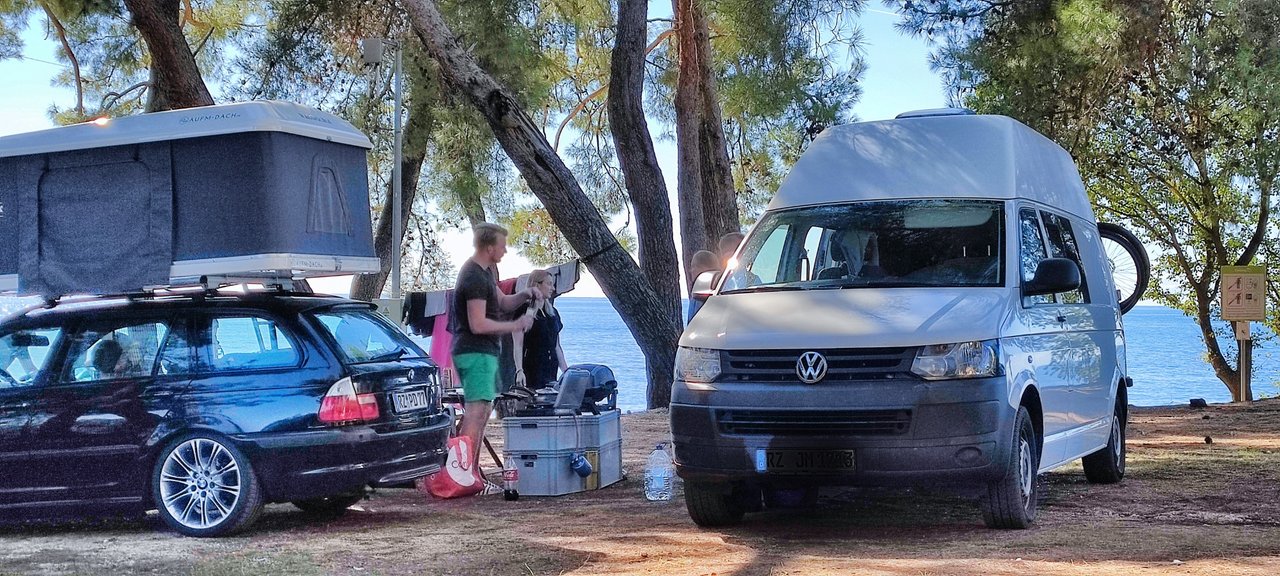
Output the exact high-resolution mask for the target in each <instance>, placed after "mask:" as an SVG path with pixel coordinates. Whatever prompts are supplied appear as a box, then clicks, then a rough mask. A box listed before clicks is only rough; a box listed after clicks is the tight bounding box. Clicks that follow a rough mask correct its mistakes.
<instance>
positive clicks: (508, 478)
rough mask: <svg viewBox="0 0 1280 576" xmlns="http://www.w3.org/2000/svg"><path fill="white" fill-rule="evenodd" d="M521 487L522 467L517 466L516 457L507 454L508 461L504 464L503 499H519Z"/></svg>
mask: <svg viewBox="0 0 1280 576" xmlns="http://www.w3.org/2000/svg"><path fill="white" fill-rule="evenodd" d="M519 487H520V469H519V468H516V459H515V458H512V457H511V456H510V455H507V461H506V462H504V463H503V464H502V499H503V500H519V499H520V490H519Z"/></svg>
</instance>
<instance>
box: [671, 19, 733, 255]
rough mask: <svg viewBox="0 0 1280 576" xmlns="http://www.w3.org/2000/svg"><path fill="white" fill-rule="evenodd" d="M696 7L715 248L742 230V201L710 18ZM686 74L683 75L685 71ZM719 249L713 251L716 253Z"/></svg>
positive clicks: (705, 189)
mask: <svg viewBox="0 0 1280 576" xmlns="http://www.w3.org/2000/svg"><path fill="white" fill-rule="evenodd" d="M690 1H691V2H692V3H693V7H694V9H693V11H692V12H693V14H692V16H693V23H694V38H695V40H696V42H697V46H696V47H697V50H698V58H697V65H698V68H697V70H696V73H697V75H698V83H699V85H700V87H701V90H702V116H701V119H700V120H701V122H700V127H699V131H700V133H701V134H700V140H701V143H700V148H699V154H701V156H702V164H701V167H702V218H703V222H704V223H705V226H706V227H707V240H708V241H709V242H710V243H713V245H717V244H718V243H719V240H720V237H721V236H724V235H725V234H728V233H730V232H738V231H740V230H741V229H742V223H741V221H740V220H739V219H738V197H737V193H736V191H735V190H734V186H733V166H731V165H730V164H729V145H728V141H727V140H726V139H725V136H724V115H723V114H722V113H721V112H720V91H719V89H718V88H717V87H716V74H715V71H714V70H713V69H712V67H711V66H712V60H711V35H710V30H711V28H710V26H709V25H708V24H707V14H706V12H705V11H704V10H703V9H702V7H701V6H700V5H698V1H699V0H690ZM682 73H683V71H682ZM717 248H718V246H717V247H713V248H711V249H712V250H716V249H717Z"/></svg>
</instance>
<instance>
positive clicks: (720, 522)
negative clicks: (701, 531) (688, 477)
mask: <svg viewBox="0 0 1280 576" xmlns="http://www.w3.org/2000/svg"><path fill="white" fill-rule="evenodd" d="M739 491H740V487H738V486H735V485H733V484H714V483H704V482H686V483H685V486H684V505H685V508H687V509H688V510H689V517H690V518H692V519H693V523H694V524H697V525H698V526H702V527H704V528H715V527H719V526H732V525H734V524H737V523H739V522H741V521H742V516H743V515H744V514H746V511H747V510H746V506H744V505H743V498H742V497H741V494H739Z"/></svg>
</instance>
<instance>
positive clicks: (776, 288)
mask: <svg viewBox="0 0 1280 576" xmlns="http://www.w3.org/2000/svg"><path fill="white" fill-rule="evenodd" d="M808 289H809V287H807V286H797V285H795V284H768V285H764V286H748V287H746V288H738V289H736V290H725V291H724V292H721V294H746V293H748V292H787V291H790V290H808Z"/></svg>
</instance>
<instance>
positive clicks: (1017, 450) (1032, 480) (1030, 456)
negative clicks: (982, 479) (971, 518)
mask: <svg viewBox="0 0 1280 576" xmlns="http://www.w3.org/2000/svg"><path fill="white" fill-rule="evenodd" d="M1039 471H1040V450H1039V442H1038V441H1037V440H1036V430H1035V427H1034V426H1032V425H1031V414H1030V413H1029V412H1027V409H1026V408H1025V407H1021V406H1020V407H1018V415H1017V417H1016V419H1015V420H1014V426H1013V450H1011V451H1010V454H1009V459H1008V461H1007V465H1006V467H1005V474H1004V477H1003V478H1001V479H999V480H996V481H994V482H992V483H990V484H988V485H987V495H986V497H985V498H983V501H982V519H983V520H984V521H985V522H986V524H987V527H989V528H1027V527H1029V526H1031V522H1032V521H1034V520H1035V519H1036V499H1037V498H1038V497H1039V495H1040V489H1039V483H1038V482H1037V480H1038V477H1039Z"/></svg>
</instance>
